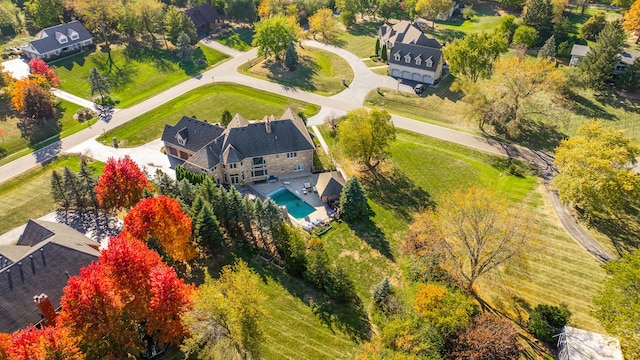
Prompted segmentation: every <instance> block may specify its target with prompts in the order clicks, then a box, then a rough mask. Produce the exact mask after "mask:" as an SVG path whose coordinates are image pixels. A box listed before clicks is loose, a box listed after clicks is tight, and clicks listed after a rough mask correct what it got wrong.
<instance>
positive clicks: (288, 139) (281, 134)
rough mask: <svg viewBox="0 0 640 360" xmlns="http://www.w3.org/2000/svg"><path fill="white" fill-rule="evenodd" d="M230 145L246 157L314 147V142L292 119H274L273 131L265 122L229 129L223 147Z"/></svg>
mask: <svg viewBox="0 0 640 360" xmlns="http://www.w3.org/2000/svg"><path fill="white" fill-rule="evenodd" d="M228 146H233V147H234V148H235V150H236V151H238V152H239V153H241V154H242V155H243V156H244V157H245V158H252V157H257V156H266V155H271V154H282V153H287V152H294V151H303V150H312V149H314V146H313V142H310V141H309V140H308V139H307V138H306V137H305V136H304V135H303V134H302V133H300V131H299V130H298V128H297V127H296V125H295V124H294V122H293V121H292V120H276V121H272V122H271V133H267V131H266V127H265V124H264V122H257V123H252V124H249V125H247V126H245V127H241V128H232V129H228V133H225V138H224V143H223V149H224V150H226V148H227V147H228ZM224 150H223V151H224Z"/></svg>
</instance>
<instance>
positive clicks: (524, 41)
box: [513, 25, 538, 47]
mask: <svg viewBox="0 0 640 360" xmlns="http://www.w3.org/2000/svg"><path fill="white" fill-rule="evenodd" d="M536 41H538V31H537V30H536V29H534V28H532V27H529V26H524V25H522V26H518V28H517V29H516V31H515V32H514V33H513V43H514V44H515V45H524V46H526V47H532V46H533V45H535V44H536Z"/></svg>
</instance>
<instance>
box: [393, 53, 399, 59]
mask: <svg viewBox="0 0 640 360" xmlns="http://www.w3.org/2000/svg"><path fill="white" fill-rule="evenodd" d="M393 57H394V58H395V59H396V61H400V53H399V52H397V53H396V54H395V55H393Z"/></svg>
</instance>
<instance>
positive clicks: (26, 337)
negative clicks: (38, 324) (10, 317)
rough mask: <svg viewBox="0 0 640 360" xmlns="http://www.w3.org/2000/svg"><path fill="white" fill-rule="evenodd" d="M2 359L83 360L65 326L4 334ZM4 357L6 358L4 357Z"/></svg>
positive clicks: (74, 339) (0, 356) (31, 328)
mask: <svg viewBox="0 0 640 360" xmlns="http://www.w3.org/2000/svg"><path fill="white" fill-rule="evenodd" d="M2 337H3V338H4V339H3V340H0V342H3V344H2V345H0V348H2V350H0V359H11V360H48V359H65V360H82V359H84V355H83V354H82V352H80V349H79V348H78V345H77V339H76V338H74V337H72V336H71V335H70V332H69V329H67V328H65V327H64V326H49V327H45V328H43V329H41V330H39V329H36V328H35V327H34V326H33V325H30V326H29V327H27V328H25V329H22V330H20V331H17V332H15V333H13V334H2ZM3 356H4V357H3Z"/></svg>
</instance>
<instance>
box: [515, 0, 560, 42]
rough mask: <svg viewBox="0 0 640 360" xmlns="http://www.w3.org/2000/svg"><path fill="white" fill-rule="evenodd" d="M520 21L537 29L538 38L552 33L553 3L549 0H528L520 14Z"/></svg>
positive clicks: (544, 37)
mask: <svg viewBox="0 0 640 360" xmlns="http://www.w3.org/2000/svg"><path fill="white" fill-rule="evenodd" d="M522 23H523V25H525V26H529V27H532V28H534V29H536V30H537V31H538V39H548V38H549V37H550V36H551V35H553V4H552V3H551V1H550V0H530V1H529V2H528V3H527V7H526V9H525V11H524V15H523V16H522Z"/></svg>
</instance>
